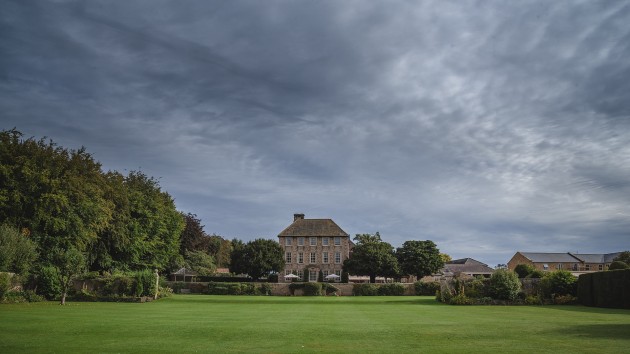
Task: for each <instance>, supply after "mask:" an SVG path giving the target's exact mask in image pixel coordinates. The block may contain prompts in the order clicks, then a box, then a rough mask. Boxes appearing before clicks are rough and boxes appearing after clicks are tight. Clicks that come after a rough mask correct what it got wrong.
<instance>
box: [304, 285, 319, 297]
mask: <svg viewBox="0 0 630 354" xmlns="http://www.w3.org/2000/svg"><path fill="white" fill-rule="evenodd" d="M321 294H322V284H321V283H305V284H304V296H320V295H321Z"/></svg>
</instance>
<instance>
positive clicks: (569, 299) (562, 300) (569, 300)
mask: <svg viewBox="0 0 630 354" xmlns="http://www.w3.org/2000/svg"><path fill="white" fill-rule="evenodd" d="M576 302H577V297H575V296H572V295H560V296H555V297H554V298H553V303H554V304H556V305H572V304H575V303H576Z"/></svg>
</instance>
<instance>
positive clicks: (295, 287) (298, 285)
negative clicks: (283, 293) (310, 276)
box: [289, 283, 304, 295]
mask: <svg viewBox="0 0 630 354" xmlns="http://www.w3.org/2000/svg"><path fill="white" fill-rule="evenodd" d="M298 289H304V283H291V284H289V290H290V291H291V295H295V291H296V290H298Z"/></svg>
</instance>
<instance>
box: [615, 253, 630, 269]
mask: <svg viewBox="0 0 630 354" xmlns="http://www.w3.org/2000/svg"><path fill="white" fill-rule="evenodd" d="M613 261H617V262H624V263H625V264H626V265H628V266H630V251H623V252H621V253H620V254H619V255H618V256H617V257H615V259H613Z"/></svg>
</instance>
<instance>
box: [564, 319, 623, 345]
mask: <svg viewBox="0 0 630 354" xmlns="http://www.w3.org/2000/svg"><path fill="white" fill-rule="evenodd" d="M559 334H561V335H563V336H569V337H579V338H604V339H615V340H627V341H630V323H624V324H589V325H573V326H567V327H563V328H562V331H561V333H559Z"/></svg>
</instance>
